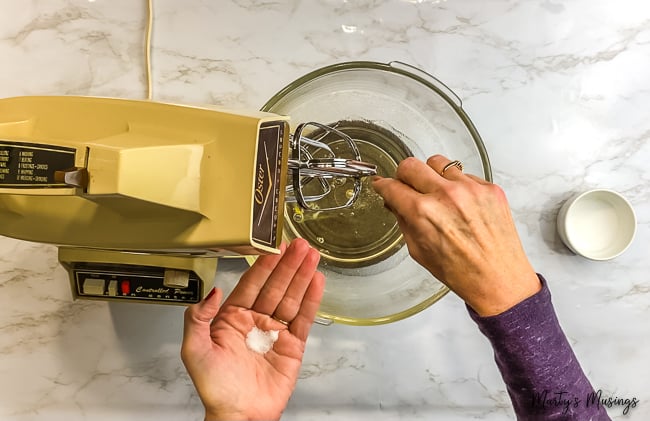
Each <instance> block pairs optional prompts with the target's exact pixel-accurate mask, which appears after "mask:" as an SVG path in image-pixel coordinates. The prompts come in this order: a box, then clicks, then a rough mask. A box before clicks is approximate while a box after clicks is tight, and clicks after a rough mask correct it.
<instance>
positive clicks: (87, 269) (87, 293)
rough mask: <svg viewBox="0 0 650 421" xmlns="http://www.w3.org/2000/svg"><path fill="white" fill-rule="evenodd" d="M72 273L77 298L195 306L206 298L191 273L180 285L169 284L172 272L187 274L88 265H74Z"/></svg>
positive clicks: (176, 277)
mask: <svg viewBox="0 0 650 421" xmlns="http://www.w3.org/2000/svg"><path fill="white" fill-rule="evenodd" d="M72 272H73V277H72V279H73V286H72V287H73V293H74V295H75V297H76V298H87V299H104V300H115V301H131V302H133V301H136V302H137V301H140V302H150V303H152V302H153V303H156V302H157V303H161V304H193V303H197V302H199V301H200V300H201V298H202V297H203V294H202V293H203V288H202V281H201V280H200V279H199V278H198V277H197V276H196V274H195V273H194V272H192V271H187V272H186V279H185V282H183V283H181V284H180V285H179V283H178V282H174V283H170V282H169V279H170V276H169V273H170V272H173V273H174V278H175V279H178V275H179V272H184V271H178V270H173V269H166V268H159V267H147V266H131V265H102V264H89V263H86V264H77V265H75V267H74V268H73V269H72Z"/></svg>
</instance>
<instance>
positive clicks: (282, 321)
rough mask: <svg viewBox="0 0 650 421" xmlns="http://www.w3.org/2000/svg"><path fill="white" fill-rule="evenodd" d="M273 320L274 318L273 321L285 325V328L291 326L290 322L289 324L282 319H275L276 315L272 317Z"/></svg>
mask: <svg viewBox="0 0 650 421" xmlns="http://www.w3.org/2000/svg"><path fill="white" fill-rule="evenodd" d="M271 318H272V319H273V320H275V321H276V322H280V323H282V324H283V325H285V326H289V322H287V321H285V320H282V319H280V318H279V317H275V315H273V314H272V315H271Z"/></svg>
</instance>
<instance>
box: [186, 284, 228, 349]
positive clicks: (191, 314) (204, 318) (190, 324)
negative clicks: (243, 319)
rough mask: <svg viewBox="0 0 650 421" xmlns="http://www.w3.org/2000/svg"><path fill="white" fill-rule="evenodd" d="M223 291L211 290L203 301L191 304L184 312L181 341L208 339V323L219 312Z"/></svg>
mask: <svg viewBox="0 0 650 421" xmlns="http://www.w3.org/2000/svg"><path fill="white" fill-rule="evenodd" d="M222 296H223V291H221V289H219V288H212V291H210V292H209V293H208V295H206V296H205V298H204V299H203V300H201V301H200V302H198V303H196V304H192V305H191V306H189V307H188V308H187V310H185V322H184V329H183V341H187V340H189V339H191V338H194V337H197V338H202V337H203V338H207V337H210V323H211V322H212V319H214V318H215V317H216V315H217V313H218V312H219V308H220V307H221V297H222Z"/></svg>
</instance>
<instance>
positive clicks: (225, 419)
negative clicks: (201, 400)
mask: <svg viewBox="0 0 650 421" xmlns="http://www.w3.org/2000/svg"><path fill="white" fill-rule="evenodd" d="M231 420H232V421H239V420H248V418H247V417H246V416H245V415H243V414H240V413H225V412H216V411H205V418H204V421H231Z"/></svg>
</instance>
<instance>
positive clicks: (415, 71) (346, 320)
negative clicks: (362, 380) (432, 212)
mask: <svg viewBox="0 0 650 421" xmlns="http://www.w3.org/2000/svg"><path fill="white" fill-rule="evenodd" d="M359 69H363V70H377V71H382V72H389V73H393V74H398V75H401V76H405V77H408V78H410V79H412V80H414V81H416V82H418V83H420V84H421V85H423V86H424V87H426V88H428V89H430V90H431V91H433V92H434V93H435V94H437V95H438V96H439V97H440V98H442V99H443V100H444V101H445V102H446V103H447V104H448V105H449V106H450V107H451V108H452V110H453V111H454V112H455V114H456V115H457V116H458V117H459V118H460V119H461V121H462V122H463V124H464V125H465V127H466V128H467V130H468V131H469V134H470V136H471V137H472V139H473V141H474V145H475V146H476V149H477V151H478V153H479V156H480V159H481V163H482V169H483V177H484V179H485V180H486V181H489V182H492V181H493V178H492V166H491V164H490V159H489V156H488V154H487V150H486V148H485V144H484V143H483V139H482V138H481V136H480V134H479V133H478V130H477V129H476V127H475V126H474V123H473V122H472V120H471V119H470V117H469V116H468V115H467V113H466V112H465V110H464V109H463V108H462V101H461V99H460V98H459V97H458V96H457V95H456V94H455V93H454V92H453V91H452V90H451V89H450V88H449V87H448V86H447V85H445V84H444V83H443V82H441V81H440V80H439V79H437V78H436V77H434V76H433V75H431V74H429V73H427V72H425V71H423V70H421V69H419V68H417V67H414V66H411V65H409V64H406V63H403V62H400V61H391V62H389V63H381V62H376V61H346V62H340V63H335V64H331V65H327V66H324V67H321V68H319V69H316V70H313V71H311V72H309V73H307V74H304V75H303V76H301V77H299V78H297V79H295V80H294V81H292V82H290V83H289V84H287V85H286V86H285V87H283V88H282V89H281V90H279V91H278V92H277V93H276V94H275V95H273V96H272V97H271V98H270V99H269V100H268V101H267V102H266V103H265V104H264V105H263V106H262V107H261V109H260V110H261V111H264V112H271V113H272V112H274V111H273V110H272V108H273V107H274V106H275V105H276V104H277V103H278V102H279V101H280V100H282V99H283V98H284V97H286V96H287V95H288V94H289V93H291V92H292V91H294V90H296V89H298V88H299V87H301V86H303V85H305V84H307V83H309V82H311V81H313V80H315V79H318V78H320V77H323V76H328V75H331V74H334V73H338V72H342V71H347V70H359ZM256 259H257V256H246V261H247V262H248V264H249V265H252V264H253V263H254V262H255V260H256ZM442 285H443V287H442V288H441V289H440V290H439V291H437V292H436V293H434V294H432V295H431V296H429V297H427V298H426V299H425V300H423V301H422V302H420V303H418V304H416V305H413V306H411V307H409V308H406V309H404V310H402V311H399V312H396V313H392V314H388V315H385V316H381V317H368V318H363V317H348V316H341V315H336V314H331V313H327V312H323V311H320V310H319V311H318V312H317V320H318V319H321V320H323V321H327V322H329V323H331V322H336V323H340V324H346V325H354V326H374V325H382V324H387V323H392V322H396V321H398V320H403V319H406V318H407V317H410V316H413V315H415V314H417V313H419V312H421V311H423V310H424V309H426V308H428V307H430V306H431V305H432V304H433V303H435V302H436V301H438V300H440V299H441V298H442V297H444V296H445V295H447V294H448V293H449V291H450V290H449V288H448V287H447V286H446V285H445V284H444V283H443V284H442ZM324 324H325V323H324Z"/></svg>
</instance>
